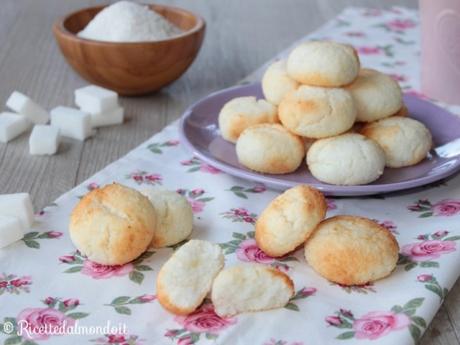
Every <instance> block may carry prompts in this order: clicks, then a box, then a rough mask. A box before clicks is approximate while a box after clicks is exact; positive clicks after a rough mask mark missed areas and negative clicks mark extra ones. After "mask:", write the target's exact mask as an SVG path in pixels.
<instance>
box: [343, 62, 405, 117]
mask: <svg viewBox="0 0 460 345" xmlns="http://www.w3.org/2000/svg"><path fill="white" fill-rule="evenodd" d="M346 89H347V90H348V91H350V92H351V95H352V96H353V99H354V101H355V105H356V109H357V114H356V121H362V122H372V121H376V120H379V119H383V118H385V117H388V116H391V115H393V114H395V113H396V112H398V111H399V110H400V109H401V108H402V106H403V101H402V92H401V88H400V87H399V84H398V83H397V82H396V81H394V80H393V79H392V78H391V77H390V76H389V75H386V74H384V73H381V72H379V71H376V70H373V69H368V68H363V69H362V70H361V71H360V72H359V75H358V78H357V79H356V80H355V81H354V82H353V84H351V85H348V86H347V87H346Z"/></svg>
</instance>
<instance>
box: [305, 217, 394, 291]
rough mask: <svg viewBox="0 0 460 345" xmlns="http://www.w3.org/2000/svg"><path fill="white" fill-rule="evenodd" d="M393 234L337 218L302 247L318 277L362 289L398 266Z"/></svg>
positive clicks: (363, 222) (370, 224)
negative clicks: (363, 285) (360, 286)
mask: <svg viewBox="0 0 460 345" xmlns="http://www.w3.org/2000/svg"><path fill="white" fill-rule="evenodd" d="M398 253H399V246H398V242H397V241H396V239H395V237H394V236H393V234H392V233H391V232H390V231H388V230H387V229H386V228H384V227H383V226H381V225H379V224H377V223H376V222H374V221H372V220H370V219H367V218H363V217H356V216H336V217H332V218H329V219H326V220H325V221H323V222H321V224H320V225H319V226H318V227H317V228H316V230H315V231H314V233H313V234H312V235H311V236H310V238H309V239H308V240H307V242H306V243H305V258H306V260H307V263H308V264H309V265H310V266H311V267H312V268H313V269H314V270H315V271H316V272H317V273H319V274H320V275H321V276H323V277H324V278H326V279H327V280H330V281H332V282H334V283H338V284H342V285H362V284H366V283H368V282H372V281H375V280H378V279H381V278H384V277H386V276H388V275H389V274H390V273H391V272H392V271H393V270H394V269H395V267H396V263H397V262H398Z"/></svg>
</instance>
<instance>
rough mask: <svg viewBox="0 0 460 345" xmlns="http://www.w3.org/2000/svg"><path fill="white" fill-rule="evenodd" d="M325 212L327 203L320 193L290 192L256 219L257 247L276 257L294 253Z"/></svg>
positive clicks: (295, 189) (304, 187) (309, 189)
mask: <svg viewBox="0 0 460 345" xmlns="http://www.w3.org/2000/svg"><path fill="white" fill-rule="evenodd" d="M326 211H327V204H326V200H325V198H324V196H323V194H322V193H321V192H320V191H318V190H317V189H315V188H313V187H310V186H307V185H299V186H296V187H293V188H291V189H288V190H287V191H285V192H284V193H283V194H281V195H279V196H277V197H276V198H275V199H273V201H272V202H271V203H270V204H269V205H268V206H267V208H266V209H265V210H264V211H263V212H262V214H261V215H260V216H259V218H258V219H257V222H256V226H255V230H256V233H255V239H256V242H257V246H258V247H259V248H260V249H262V250H263V251H264V252H265V253H266V254H268V255H270V256H273V257H280V256H283V255H285V254H287V253H289V252H291V251H293V250H294V249H296V248H297V247H298V246H300V245H301V244H302V243H304V242H305V240H306V239H307V238H308V237H309V236H310V235H311V233H312V232H313V230H314V229H315V228H316V226H317V225H318V224H319V222H321V221H322V220H323V219H324V217H325V216H326Z"/></svg>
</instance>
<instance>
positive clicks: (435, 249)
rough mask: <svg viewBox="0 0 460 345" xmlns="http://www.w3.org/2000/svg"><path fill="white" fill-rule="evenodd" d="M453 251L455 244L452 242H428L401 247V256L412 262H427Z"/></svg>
mask: <svg viewBox="0 0 460 345" xmlns="http://www.w3.org/2000/svg"><path fill="white" fill-rule="evenodd" d="M455 250H456V243H455V242H454V241H440V240H428V241H423V242H419V243H411V244H406V245H405V246H403V247H402V254H403V255H405V256H407V257H410V259H411V260H412V261H429V260H433V259H437V258H439V257H440V256H441V255H442V254H448V253H451V252H454V251H455Z"/></svg>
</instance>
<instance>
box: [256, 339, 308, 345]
mask: <svg viewBox="0 0 460 345" xmlns="http://www.w3.org/2000/svg"><path fill="white" fill-rule="evenodd" d="M262 345H304V343H303V342H301V341H293V342H288V341H286V340H276V339H275V338H270V340H268V341H266V342H265V343H263V344H262Z"/></svg>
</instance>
